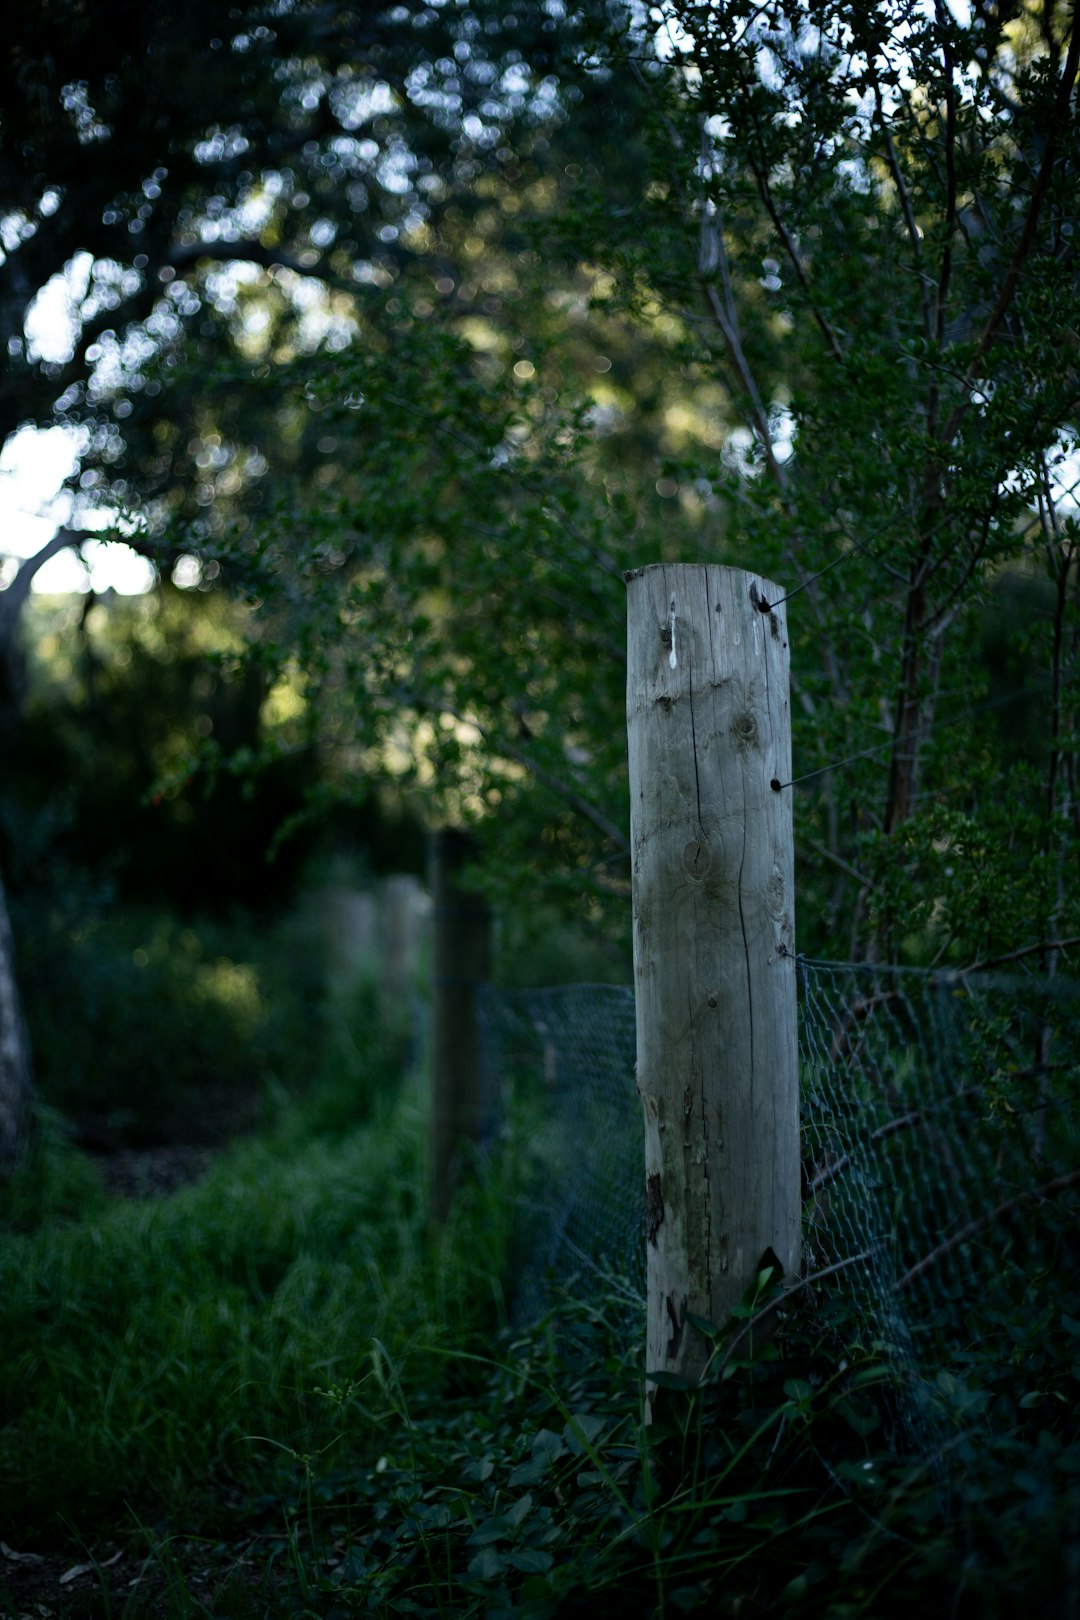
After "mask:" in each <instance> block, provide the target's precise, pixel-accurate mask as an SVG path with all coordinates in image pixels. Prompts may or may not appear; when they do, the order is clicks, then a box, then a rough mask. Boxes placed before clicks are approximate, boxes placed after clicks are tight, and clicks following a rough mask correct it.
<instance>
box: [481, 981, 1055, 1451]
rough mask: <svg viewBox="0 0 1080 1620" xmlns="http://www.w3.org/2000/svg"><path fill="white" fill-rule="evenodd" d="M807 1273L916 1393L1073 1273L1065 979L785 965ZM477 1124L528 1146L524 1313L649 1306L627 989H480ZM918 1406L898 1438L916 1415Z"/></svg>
mask: <svg viewBox="0 0 1080 1620" xmlns="http://www.w3.org/2000/svg"><path fill="white" fill-rule="evenodd" d="M799 976H800V985H801V994H800V1011H799V1017H800V1061H801V1078H802V1085H801V1107H802V1158H803V1179H804V1187H803V1195H804V1215H805V1219H804V1264H805V1267H806V1269H807V1270H808V1271H809V1272H817V1271H824V1270H826V1269H827V1268H830V1267H836V1266H839V1270H838V1271H836V1272H834V1273H833V1277H834V1279H835V1280H834V1282H833V1283H832V1284H831V1285H830V1286H834V1287H839V1288H842V1289H843V1290H844V1291H845V1294H846V1296H847V1298H848V1299H849V1300H850V1301H851V1303H852V1304H853V1305H854V1306H855V1307H856V1309H857V1312H858V1314H859V1317H860V1319H861V1321H862V1322H863V1324H864V1326H865V1331H866V1333H867V1334H868V1335H869V1336H870V1337H871V1338H872V1339H873V1341H874V1342H875V1343H876V1344H877V1346H878V1347H879V1350H880V1352H881V1353H883V1354H885V1355H888V1356H891V1357H892V1358H893V1359H894V1360H895V1361H896V1362H897V1364H898V1365H899V1366H900V1367H901V1368H902V1369H903V1371H904V1372H905V1373H906V1374H907V1375H908V1377H907V1385H908V1386H909V1387H911V1388H916V1387H917V1386H918V1385H919V1384H920V1383H922V1384H923V1385H925V1384H926V1383H927V1382H928V1381H931V1380H933V1378H934V1377H935V1376H936V1374H937V1372H938V1370H939V1369H941V1368H943V1367H945V1366H948V1365H955V1363H956V1358H957V1356H958V1355H959V1356H960V1357H961V1358H962V1356H963V1352H964V1348H965V1346H967V1345H970V1344H972V1343H977V1342H978V1341H979V1340H980V1339H983V1338H985V1336H986V1335H987V1334H988V1333H994V1332H997V1331H1001V1332H1006V1331H1007V1321H1008V1313H1009V1310H1010V1309H1015V1307H1016V1301H1017V1299H1018V1298H1020V1297H1021V1296H1022V1294H1023V1291H1024V1290H1025V1289H1027V1288H1030V1286H1031V1284H1032V1281H1033V1279H1034V1280H1035V1281H1037V1280H1038V1278H1039V1277H1040V1276H1045V1277H1050V1276H1052V1275H1053V1274H1055V1273H1059V1274H1060V1273H1062V1272H1064V1273H1066V1274H1074V1273H1075V1269H1076V1265H1077V1262H1078V1261H1080V1233H1078V1231H1077V1225H1076V1220H1075V1216H1076V1211H1077V1208H1078V1199H1080V1118H1078V1101H1080V983H1078V982H1075V981H1071V980H1067V979H1063V978H1059V977H1055V978H1050V979H1040V978H1035V977H1029V976H1023V977H1009V978H1002V977H994V976H989V975H986V974H966V975H965V974H957V973H943V972H925V971H919V970H913V969H902V968H889V967H881V966H866V965H858V966H856V965H849V964H840V963H829V962H814V961H808V960H806V959H800V962H799ZM480 1022H481V1038H482V1050H483V1054H484V1068H485V1087H486V1091H487V1096H488V1098H489V1101H490V1104H491V1114H490V1117H491V1118H492V1119H493V1120H497V1119H499V1118H500V1117H504V1116H505V1113H506V1110H507V1108H508V1106H509V1099H510V1095H511V1091H512V1093H513V1097H514V1108H515V1110H516V1112H517V1117H518V1119H519V1121H521V1125H520V1127H519V1128H520V1130H521V1132H522V1133H523V1135H524V1139H525V1140H526V1145H527V1159H528V1175H527V1183H526V1184H527V1193H526V1196H525V1198H524V1200H523V1204H522V1223H521V1225H522V1244H521V1263H520V1266H519V1271H518V1277H519V1288H518V1297H517V1309H518V1311H519V1313H520V1314H521V1315H522V1316H527V1315H530V1314H533V1313H534V1312H535V1311H536V1310H538V1309H539V1308H540V1307H541V1306H542V1304H543V1302H544V1297H545V1296H544V1289H545V1282H546V1279H547V1278H548V1277H549V1276H551V1275H552V1274H554V1273H555V1272H557V1273H558V1276H559V1282H560V1285H561V1286H567V1285H568V1284H569V1285H570V1286H578V1287H582V1288H585V1287H589V1286H594V1285H595V1283H596V1281H597V1278H598V1275H599V1277H600V1278H602V1279H603V1281H604V1282H605V1283H606V1284H607V1285H608V1286H609V1287H615V1288H618V1289H620V1290H621V1291H623V1292H624V1293H627V1294H629V1295H630V1296H632V1297H638V1298H643V1297H644V1289H645V1238H644V1169H643V1166H644V1147H643V1129H642V1123H641V1117H640V1105H639V1103H638V1099H637V1096H636V1092H635V1083H634V1062H635V1030H634V999H633V993H632V991H630V990H628V989H625V988H621V987H618V986H610V985H572V986H568V987H565V988H560V989H553V990H525V991H514V992H500V991H496V990H486V991H485V993H484V995H483V997H482V1001H481V1009H480ZM918 1406H919V1402H918V1399H917V1397H916V1396H913V1397H912V1405H911V1409H910V1411H909V1412H908V1413H907V1414H906V1418H905V1423H906V1425H907V1427H908V1429H909V1430H910V1429H911V1428H912V1427H913V1426H914V1427H917V1426H918V1423H919V1421H920V1418H919V1412H918V1410H917V1408H918Z"/></svg>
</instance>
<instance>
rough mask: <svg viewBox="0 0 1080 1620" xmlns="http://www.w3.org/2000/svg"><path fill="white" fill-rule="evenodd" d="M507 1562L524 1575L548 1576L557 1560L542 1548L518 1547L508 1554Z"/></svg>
mask: <svg viewBox="0 0 1080 1620" xmlns="http://www.w3.org/2000/svg"><path fill="white" fill-rule="evenodd" d="M506 1562H507V1563H508V1564H509V1565H510V1566H511V1568H513V1569H519V1570H521V1572H522V1574H524V1575H546V1574H547V1572H548V1570H549V1569H550V1568H551V1566H552V1564H554V1562H555V1559H554V1557H553V1556H552V1554H551V1553H549V1552H544V1550H543V1548H542V1547H517V1548H515V1549H514V1551H513V1552H508V1553H507V1554H506Z"/></svg>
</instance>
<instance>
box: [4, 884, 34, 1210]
mask: <svg viewBox="0 0 1080 1620" xmlns="http://www.w3.org/2000/svg"><path fill="white" fill-rule="evenodd" d="M30 1092H31V1083H30V1053H29V1048H28V1045H27V1040H26V1026H25V1024H24V1023H23V1016H22V1005H21V1003H20V1001H19V989H18V985H17V984H16V982H15V950H14V946H13V943H12V938H11V924H10V922H9V920H8V914H7V905H6V903H5V900H4V886H3V880H2V879H0V1179H2V1178H6V1177H8V1176H10V1174H11V1172H12V1170H13V1169H14V1167H15V1163H16V1160H17V1158H18V1155H19V1150H20V1148H21V1147H22V1145H23V1141H24V1139H25V1135H26V1128H27V1122H28V1120H29V1105H30Z"/></svg>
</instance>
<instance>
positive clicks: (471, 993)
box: [430, 828, 491, 1221]
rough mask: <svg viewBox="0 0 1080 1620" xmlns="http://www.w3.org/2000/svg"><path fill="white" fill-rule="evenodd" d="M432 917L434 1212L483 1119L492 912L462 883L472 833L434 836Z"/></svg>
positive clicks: (438, 1214) (440, 1211)
mask: <svg viewBox="0 0 1080 1620" xmlns="http://www.w3.org/2000/svg"><path fill="white" fill-rule="evenodd" d="M430 853H431V893H432V900H433V917H434V932H435V940H434V961H433V964H432V992H433V994H432V1000H433V1030H432V1041H431V1084H432V1098H431V1213H432V1215H433V1217H434V1219H435V1220H437V1221H443V1220H445V1219H446V1215H447V1213H448V1211H449V1208H450V1198H451V1194H452V1192H453V1189H454V1183H455V1180H456V1178H457V1174H458V1169H459V1166H460V1161H461V1154H462V1150H463V1148H465V1147H466V1146H467V1144H468V1143H469V1142H472V1141H475V1140H476V1137H477V1134H478V1131H479V1127H480V1124H481V1119H480V1103H481V1098H480V1040H479V1031H478V1027H477V994H478V992H479V989H480V986H481V985H482V984H484V983H485V982H486V981H487V979H488V978H489V976H490V973H491V911H490V909H489V907H488V905H487V902H486V901H485V900H483V899H482V898H481V897H480V896H479V895H476V894H472V893H470V892H469V891H468V890H467V889H464V888H462V886H461V870H462V868H463V867H464V866H465V865H466V864H467V862H468V861H469V860H470V859H472V858H473V856H474V855H475V849H474V846H473V842H472V840H471V839H470V838H469V836H468V834H467V833H463V832H459V831H457V830H456V829H454V828H444V829H442V830H441V831H439V832H436V833H433V834H432V838H431V847H430Z"/></svg>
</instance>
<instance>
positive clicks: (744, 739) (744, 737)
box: [731, 712, 758, 747]
mask: <svg viewBox="0 0 1080 1620" xmlns="http://www.w3.org/2000/svg"><path fill="white" fill-rule="evenodd" d="M731 729H732V731H733V732H734V733H735V738H736V741H737V742H739V743H741V744H742V745H743V746H744V747H749V746H750V744H751V743H752V742H755V741H756V740H757V729H758V728H757V721H756V720H755V719H754V716H753V715H752V714H750V713H748V712H744V713H742V714H740V715H736V717H735V719H734V721H733V722H732V726H731Z"/></svg>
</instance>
